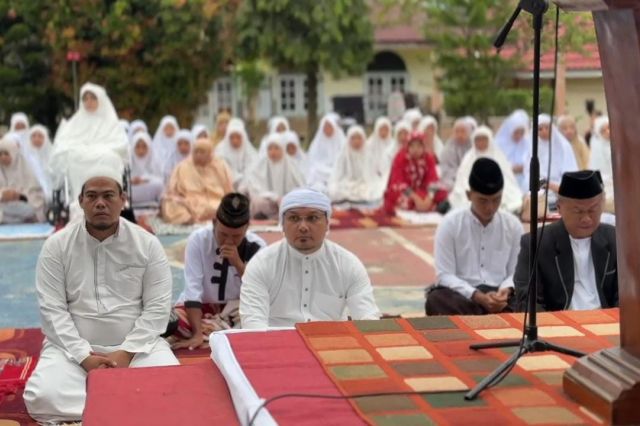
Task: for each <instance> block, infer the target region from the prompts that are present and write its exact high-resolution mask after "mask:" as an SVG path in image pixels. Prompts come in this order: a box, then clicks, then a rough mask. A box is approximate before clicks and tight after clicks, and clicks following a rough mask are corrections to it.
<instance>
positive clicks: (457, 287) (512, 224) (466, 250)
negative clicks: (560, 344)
mask: <svg viewBox="0 0 640 426" xmlns="http://www.w3.org/2000/svg"><path fill="white" fill-rule="evenodd" d="M468 180H469V191H467V196H468V197H469V200H470V202H471V208H464V209H459V210H456V211H454V212H452V213H449V214H448V215H447V216H446V217H445V218H444V220H443V221H442V223H441V224H440V226H439V227H438V230H437V232H436V243H435V258H436V273H437V277H438V282H437V285H436V286H434V287H432V288H431V289H430V290H429V292H428V294H427V302H426V306H425V308H426V312H427V315H482V314H487V313H497V312H504V311H510V310H511V309H513V305H512V304H511V302H513V300H511V299H512V296H513V293H514V290H513V279H512V277H513V273H514V271H515V267H516V262H517V259H518V251H519V248H520V246H519V243H520V236H521V235H522V225H521V223H520V221H519V220H518V219H517V218H516V217H515V216H514V215H512V214H511V213H508V212H506V211H504V210H500V205H501V202H502V194H503V188H504V178H503V175H502V172H501V170H500V166H499V165H498V163H496V162H495V161H494V160H492V159H490V158H480V159H478V160H476V162H475V163H474V164H473V167H472V169H471V173H470V175H469V178H468Z"/></svg>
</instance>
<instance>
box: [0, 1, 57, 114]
mask: <svg viewBox="0 0 640 426" xmlns="http://www.w3.org/2000/svg"><path fill="white" fill-rule="evenodd" d="M13 4H15V2H12V1H8V0H1V1H0V112H1V113H2V116H1V117H0V119H1V120H2V121H3V122H7V120H8V115H9V114H11V113H12V112H16V111H24V112H26V113H27V114H29V115H31V117H32V119H35V121H37V122H40V123H42V124H44V125H46V126H48V127H55V124H56V118H57V114H58V111H57V109H58V108H57V105H58V104H59V103H60V102H62V101H63V99H64V96H63V94H62V93H60V92H59V91H57V90H55V88H53V87H52V85H51V84H50V79H49V76H50V73H51V60H50V57H51V49H50V48H49V46H48V45H47V44H46V43H45V42H44V41H43V35H44V28H43V26H42V21H41V20H40V19H39V17H40V14H41V12H42V10H43V9H44V8H46V6H45V4H44V2H43V1H41V0H32V1H27V2H19V5H18V9H17V10H16V8H15V7H14V6H13Z"/></svg>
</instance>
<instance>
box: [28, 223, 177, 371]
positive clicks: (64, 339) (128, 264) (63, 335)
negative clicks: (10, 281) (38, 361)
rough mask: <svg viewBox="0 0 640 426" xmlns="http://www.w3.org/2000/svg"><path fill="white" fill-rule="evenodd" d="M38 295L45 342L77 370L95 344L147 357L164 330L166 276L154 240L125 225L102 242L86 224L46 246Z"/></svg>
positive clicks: (166, 266) (167, 270) (168, 287)
mask: <svg viewBox="0 0 640 426" xmlns="http://www.w3.org/2000/svg"><path fill="white" fill-rule="evenodd" d="M36 291H37V293H38V301H39V303H40V312H41V316H42V329H43V332H44V334H45V336H46V337H47V340H48V341H50V342H51V343H53V344H54V345H56V346H58V347H59V348H61V349H62V350H63V351H64V352H65V353H66V354H67V356H68V357H69V358H70V359H73V360H74V361H76V362H77V363H81V362H82V361H83V360H84V359H85V358H86V357H87V356H89V353H90V352H91V350H92V349H91V346H92V345H100V346H120V347H121V349H123V350H126V351H128V352H135V353H137V352H150V351H151V350H152V349H153V347H154V346H155V344H156V343H157V341H158V339H160V337H159V335H160V334H162V333H164V331H165V330H166V326H167V322H168V320H169V312H170V309H171V270H170V268H169V263H168V261H167V257H166V255H165V253H164V250H163V248H162V245H161V244H160V242H159V241H158V239H157V238H155V237H154V236H153V235H151V234H149V233H148V232H147V231H145V230H143V229H142V228H140V227H138V226H137V225H134V224H132V223H130V222H128V221H126V220H124V219H120V225H119V228H118V232H117V233H116V234H115V235H113V236H111V237H109V238H107V239H106V240H104V241H102V242H100V241H98V240H96V239H95V238H93V237H92V236H91V235H89V233H88V232H87V230H86V225H85V223H84V221H82V222H78V223H74V224H70V225H68V226H67V227H66V228H65V229H63V230H62V231H60V232H58V233H56V234H54V235H53V236H51V237H50V238H49V239H48V240H47V241H46V242H45V244H44V246H43V248H42V252H41V254H40V258H39V259H38V267H37V270H36Z"/></svg>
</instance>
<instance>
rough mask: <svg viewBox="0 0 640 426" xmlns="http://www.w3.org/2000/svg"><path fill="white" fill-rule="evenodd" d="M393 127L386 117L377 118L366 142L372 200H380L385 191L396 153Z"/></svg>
mask: <svg viewBox="0 0 640 426" xmlns="http://www.w3.org/2000/svg"><path fill="white" fill-rule="evenodd" d="M392 131H393V125H392V124H391V120H389V119H388V118H386V117H379V118H378V119H377V120H376V122H375V125H374V126H373V133H371V136H369V139H368V140H367V150H368V152H369V158H370V159H371V169H372V171H373V173H374V177H375V180H376V185H377V186H374V187H372V189H371V191H372V192H371V196H372V198H374V199H382V196H383V195H384V191H385V190H386V189H387V182H388V181H389V174H390V173H391V164H392V163H393V159H394V157H395V153H396V142H395V141H394V139H393V134H392Z"/></svg>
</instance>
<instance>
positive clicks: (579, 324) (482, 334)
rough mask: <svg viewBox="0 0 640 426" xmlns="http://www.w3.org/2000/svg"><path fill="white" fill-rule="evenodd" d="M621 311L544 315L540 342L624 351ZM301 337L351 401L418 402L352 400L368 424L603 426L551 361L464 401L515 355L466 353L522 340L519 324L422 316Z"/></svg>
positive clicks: (549, 357) (326, 326) (508, 317)
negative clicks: (572, 396)
mask: <svg viewBox="0 0 640 426" xmlns="http://www.w3.org/2000/svg"><path fill="white" fill-rule="evenodd" d="M618 314H619V313H618V310H607V311H588V312H561V313H544V314H541V315H540V316H539V325H540V329H539V334H540V336H541V337H542V338H545V339H547V340H549V341H550V342H553V343H556V344H559V345H564V346H567V347H570V348H573V349H576V350H580V351H584V352H593V351H595V350H598V349H604V348H607V347H611V346H614V345H618V344H619V324H618V321H619V317H618ZM297 328H298V330H299V332H300V333H301V334H302V336H303V337H304V339H305V341H306V343H307V347H308V348H309V349H310V350H311V351H312V352H313V353H314V354H315V355H316V357H317V359H318V361H319V362H320V364H321V365H322V367H323V368H324V369H325V371H326V373H327V375H328V376H329V377H330V378H331V379H332V380H333V382H334V383H335V385H336V386H337V387H338V388H339V389H340V390H341V392H342V393H343V394H344V395H358V394H369V393H376V392H406V391H416V392H420V395H416V396H401V395H396V396H381V397H369V398H358V399H354V400H352V401H353V407H354V408H355V409H356V411H357V412H358V413H360V415H361V416H362V417H363V418H364V419H365V420H366V421H367V422H369V424H372V425H376V426H387V425H394V426H403V425H407V426H409V425H429V424H460V425H471V424H487V419H491V424H493V425H497V424H522V425H537V424H564V425H568V424H599V423H600V421H599V419H597V418H594V416H593V414H591V413H589V412H587V411H586V410H585V409H584V408H583V407H580V406H578V405H576V404H575V403H573V402H572V401H570V400H569V399H567V397H566V396H565V395H564V393H563V392H562V388H561V380H562V374H563V372H564V370H565V369H567V368H568V367H569V366H570V365H571V364H572V363H573V361H574V359H573V358H571V357H568V356H565V355H559V354H556V353H553V352H548V353H538V354H532V355H528V356H525V357H523V358H522V359H521V360H520V361H519V362H518V365H517V366H516V367H515V368H514V370H513V371H512V373H511V374H510V375H509V376H508V377H507V378H506V379H505V380H504V381H503V382H502V383H500V385H498V386H496V387H495V388H492V389H490V390H489V391H487V392H485V393H483V394H482V395H481V397H480V398H478V399H477V400H475V401H473V402H468V401H465V400H464V394H465V392H466V391H467V390H469V389H470V388H472V387H473V386H474V385H475V384H476V383H477V382H479V381H480V380H482V378H484V377H485V376H486V375H487V374H488V373H490V372H491V371H493V370H494V369H495V368H496V367H497V366H498V365H499V364H500V363H501V362H503V361H505V360H506V359H507V358H508V357H509V355H510V354H511V353H512V352H513V349H491V350H485V351H479V352H476V351H473V350H470V349H469V344H470V343H472V342H477V341H487V340H494V339H513V338H515V339H517V338H520V337H521V335H522V332H521V329H522V315H520V314H502V315H488V316H477V317H475V316H469V317H465V316H458V317H426V318H425V317H423V318H413V319H395V320H394V319H389V320H380V321H354V322H351V323H335V322H324V323H305V324H298V325H297Z"/></svg>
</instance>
